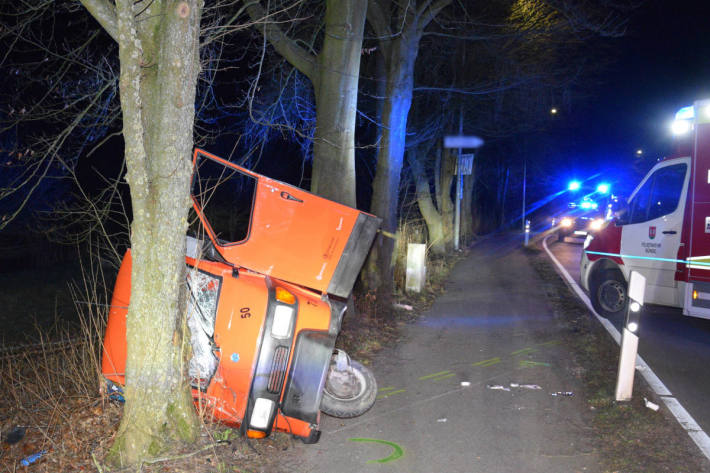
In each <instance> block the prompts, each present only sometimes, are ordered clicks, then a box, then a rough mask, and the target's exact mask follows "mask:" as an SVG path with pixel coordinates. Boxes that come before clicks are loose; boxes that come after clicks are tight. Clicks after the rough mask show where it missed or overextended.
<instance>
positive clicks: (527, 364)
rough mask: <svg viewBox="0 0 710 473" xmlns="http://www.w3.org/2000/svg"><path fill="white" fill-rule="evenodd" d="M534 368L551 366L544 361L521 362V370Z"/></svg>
mask: <svg viewBox="0 0 710 473" xmlns="http://www.w3.org/2000/svg"><path fill="white" fill-rule="evenodd" d="M533 366H548V367H549V366H550V363H545V362H543V361H529V360H520V367H521V368H532V367H533Z"/></svg>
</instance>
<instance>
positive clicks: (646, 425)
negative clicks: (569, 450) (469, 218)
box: [526, 249, 710, 473]
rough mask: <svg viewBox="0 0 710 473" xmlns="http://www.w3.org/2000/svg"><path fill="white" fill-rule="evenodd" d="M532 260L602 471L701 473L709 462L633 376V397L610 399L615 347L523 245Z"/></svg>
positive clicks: (538, 255)
mask: <svg viewBox="0 0 710 473" xmlns="http://www.w3.org/2000/svg"><path fill="white" fill-rule="evenodd" d="M526 251H527V253H528V256H529V258H530V261H531V264H532V265H533V267H534V268H535V270H536V271H537V273H538V275H539V276H540V278H541V279H542V281H543V283H544V284H545V291H546V295H547V299H548V301H549V303H550V305H551V307H552V309H553V311H554V313H555V315H556V318H557V320H558V323H559V324H560V326H561V327H563V329H564V333H565V335H564V338H563V343H564V344H565V346H566V348H567V349H568V350H569V352H570V354H571V355H572V357H573V361H574V364H575V365H576V366H575V368H574V373H575V375H576V376H577V377H579V378H580V379H581V381H582V382H583V385H584V392H583V393H581V394H582V395H583V396H584V398H585V399H586V401H587V404H588V406H589V409H590V411H592V412H593V425H592V427H593V428H594V429H595V431H596V438H597V444H596V448H597V449H598V451H599V457H600V458H602V459H603V462H604V463H603V465H601V466H602V467H603V470H604V471H607V472H623V473H636V472H638V473H656V472H658V473H660V472H674V473H685V472H687V473H700V472H707V471H710V469H708V466H707V465H708V462H707V460H706V459H705V457H703V456H702V454H701V453H700V452H699V450H698V448H697V447H696V446H695V444H694V443H693V442H692V440H691V439H690V437H689V436H688V434H687V433H686V432H685V431H684V430H683V429H682V428H681V427H680V425H679V424H678V422H677V421H676V420H675V419H674V418H673V417H672V416H671V415H670V413H668V412H667V411H666V409H665V408H663V407H662V408H661V409H660V410H659V411H652V410H650V409H648V408H647V407H646V406H645V404H644V401H643V399H644V398H647V399H649V400H651V401H653V402H655V403H656V404H661V405H662V404H663V403H662V402H661V401H660V400H659V399H657V398H656V396H655V394H653V392H652V391H651V390H650V388H649V387H648V386H647V385H646V384H645V382H644V381H643V380H642V378H641V377H640V376H635V380H634V388H633V389H634V395H633V399H632V401H630V402H627V403H617V402H616V401H615V400H614V391H615V386H616V375H617V366H618V356H619V347H618V345H616V343H614V342H613V340H612V339H611V337H609V335H608V334H607V333H606V331H604V330H603V329H602V327H601V325H600V324H599V323H598V322H597V321H596V320H595V319H593V316H592V315H591V314H590V313H589V311H588V310H587V308H586V306H584V305H583V304H582V302H581V301H579V300H578V299H577V298H576V297H575V296H573V295H572V293H571V292H570V291H569V289H568V288H567V286H566V285H565V283H564V282H563V281H562V279H561V278H560V277H559V275H558V274H557V273H556V272H555V270H554V268H553V267H552V263H551V262H550V261H549V259H548V258H547V256H546V255H544V254H543V253H542V252H540V251H537V250H534V249H527V250H526Z"/></svg>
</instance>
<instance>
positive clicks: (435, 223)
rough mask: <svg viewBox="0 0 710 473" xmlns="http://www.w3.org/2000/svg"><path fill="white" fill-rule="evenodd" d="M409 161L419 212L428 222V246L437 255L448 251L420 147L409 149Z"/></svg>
mask: <svg viewBox="0 0 710 473" xmlns="http://www.w3.org/2000/svg"><path fill="white" fill-rule="evenodd" d="M407 161H408V162H409V165H410V167H411V169H412V176H413V178H414V184H415V186H416V189H417V205H418V206H419V212H420V213H421V214H422V217H423V218H424V222H425V223H426V227H427V233H428V234H429V241H428V247H429V249H430V251H431V252H432V253H433V254H435V255H443V254H445V253H446V249H447V248H446V247H447V245H446V237H445V232H444V221H443V217H442V214H441V212H440V211H439V209H437V208H436V205H435V204H434V199H433V197H432V195H431V191H430V187H429V178H428V176H427V172H426V168H425V166H424V159H422V156H420V150H419V149H418V147H412V148H409V150H408V151H407Z"/></svg>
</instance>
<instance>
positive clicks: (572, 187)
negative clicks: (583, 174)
mask: <svg viewBox="0 0 710 473" xmlns="http://www.w3.org/2000/svg"><path fill="white" fill-rule="evenodd" d="M581 186H582V185H581V184H580V183H579V181H570V183H569V185H568V186H567V189H568V190H571V191H577V190H579V188H580V187H581Z"/></svg>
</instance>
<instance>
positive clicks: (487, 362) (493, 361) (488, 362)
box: [471, 356, 500, 367]
mask: <svg viewBox="0 0 710 473" xmlns="http://www.w3.org/2000/svg"><path fill="white" fill-rule="evenodd" d="M497 363H500V357H499V356H496V357H495V358H489V359H487V360H483V361H477V362H476V363H472V364H471V366H483V367H486V366H491V365H495V364H497Z"/></svg>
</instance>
